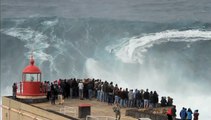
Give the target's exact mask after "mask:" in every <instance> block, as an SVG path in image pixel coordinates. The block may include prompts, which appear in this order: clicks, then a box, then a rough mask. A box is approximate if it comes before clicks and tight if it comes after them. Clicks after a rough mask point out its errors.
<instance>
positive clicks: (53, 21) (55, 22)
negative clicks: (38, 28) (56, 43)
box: [41, 19, 58, 27]
mask: <svg viewBox="0 0 211 120" xmlns="http://www.w3.org/2000/svg"><path fill="white" fill-rule="evenodd" d="M57 23H58V19H55V20H52V21H44V22H42V23H41V24H42V25H44V26H46V27H52V26H55V25H56V24H57Z"/></svg>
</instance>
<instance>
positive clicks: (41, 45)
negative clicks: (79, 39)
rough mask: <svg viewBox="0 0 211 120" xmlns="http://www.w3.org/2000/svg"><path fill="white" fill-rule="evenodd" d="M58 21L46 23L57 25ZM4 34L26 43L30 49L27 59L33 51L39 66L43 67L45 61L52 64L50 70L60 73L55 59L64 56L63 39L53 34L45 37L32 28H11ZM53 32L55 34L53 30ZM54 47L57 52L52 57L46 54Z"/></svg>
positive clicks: (3, 31) (4, 31) (47, 22)
mask: <svg viewBox="0 0 211 120" xmlns="http://www.w3.org/2000/svg"><path fill="white" fill-rule="evenodd" d="M57 22H58V21H56V20H55V21H46V22H44V23H45V24H46V25H47V24H48V25H55V24H57ZM1 32H2V33H4V34H6V35H9V36H12V37H16V38H18V39H19V40H21V41H23V42H24V43H25V45H24V46H25V47H26V48H28V49H29V51H28V52H27V53H25V56H26V57H27V58H30V57H29V56H30V55H31V52H32V51H33V55H34V58H35V59H38V60H37V63H38V66H41V65H42V63H43V62H44V61H49V62H50V70H51V71H56V72H57V73H59V71H58V70H57V68H56V67H55V64H54V59H55V58H56V57H57V56H58V55H59V54H63V52H64V49H62V48H63V47H61V46H62V45H64V42H63V41H62V40H61V39H58V38H57V37H56V36H55V35H54V34H53V33H52V34H50V36H49V37H48V36H46V35H44V34H43V33H42V32H39V31H35V30H33V29H31V28H10V29H2V30H1ZM52 32H54V31H53V30H52ZM49 40H50V41H53V42H54V44H52V43H49ZM50 44H51V46H53V47H54V48H56V49H57V52H56V53H55V54H54V55H50V54H48V53H46V52H45V50H46V49H47V48H49V47H50Z"/></svg>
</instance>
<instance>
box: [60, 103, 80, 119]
mask: <svg viewBox="0 0 211 120" xmlns="http://www.w3.org/2000/svg"><path fill="white" fill-rule="evenodd" d="M59 112H60V113H62V114H65V115H69V114H72V115H73V116H74V117H76V113H77V108H76V107H69V106H64V107H63V108H60V110H59Z"/></svg>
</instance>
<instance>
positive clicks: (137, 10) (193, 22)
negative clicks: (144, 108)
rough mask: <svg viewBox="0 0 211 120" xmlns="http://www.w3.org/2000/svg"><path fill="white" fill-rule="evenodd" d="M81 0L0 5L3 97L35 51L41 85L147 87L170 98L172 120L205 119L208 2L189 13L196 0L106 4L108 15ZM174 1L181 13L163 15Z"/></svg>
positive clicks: (210, 43) (210, 44) (210, 30)
mask: <svg viewBox="0 0 211 120" xmlns="http://www.w3.org/2000/svg"><path fill="white" fill-rule="evenodd" d="M83 2H84V1H83ZM83 2H82V1H77V2H76V1H75V2H74V1H65V0H63V2H61V3H59V5H58V6H55V5H56V3H57V2H56V1H52V2H50V3H48V4H42V5H41V4H39V3H37V2H34V1H33V2H32V3H33V5H32V3H31V2H26V1H24V0H19V1H17V2H16V5H14V4H12V2H11V1H4V0H3V4H2V6H1V7H2V8H3V9H2V11H3V12H2V13H3V17H2V18H1V29H0V34H1V95H2V96H4V95H12V87H11V86H12V84H13V82H19V81H21V74H22V70H23V68H24V67H25V66H26V65H28V64H29V56H30V54H31V52H32V51H33V55H34V58H35V64H36V65H37V66H39V68H40V69H41V71H42V73H43V74H42V75H43V76H42V77H43V80H44V81H45V80H47V81H53V80H56V79H59V78H72V77H76V78H88V77H89V78H100V79H102V80H107V81H113V82H114V83H118V84H119V86H122V87H123V88H126V87H129V88H133V89H136V88H137V89H146V88H149V90H153V91H154V90H156V91H157V92H158V93H159V97H161V96H171V97H173V98H174V103H175V104H176V105H177V116H179V114H178V113H179V112H180V110H181V108H182V107H183V106H184V107H187V108H188V107H190V108H191V109H192V110H195V109H199V112H200V119H202V120H207V119H209V118H211V116H210V114H209V108H211V106H210V105H209V104H208V105H207V103H209V101H211V93H210V91H211V88H210V85H211V81H210V78H211V74H210V72H211V54H210V53H211V23H210V21H209V20H208V19H209V17H210V15H209V14H210V13H211V12H209V11H211V9H210V8H209V7H208V6H209V4H210V2H209V1H206V0H204V1H202V2H201V3H200V4H197V5H198V6H197V8H198V10H196V9H193V8H194V6H195V5H196V4H195V3H196V1H192V2H193V3H189V2H187V1H183V0H182V1H165V0H164V1H161V3H158V2H156V1H144V0H143V1H142V2H138V1H134V3H133V2H128V1H127V0H124V1H121V2H120V1H119V2H120V3H118V2H117V3H112V4H111V3H110V2H109V1H104V2H105V3H104V4H105V6H106V7H107V8H110V9H108V11H110V14H106V12H105V11H104V10H105V9H106V7H103V6H100V2H99V1H95V0H91V1H90V2H89V3H87V2H85V3H83ZM65 3H66V4H69V3H71V5H72V6H71V5H70V6H67V5H66V6H65ZM126 3H128V4H126ZM204 3H206V5H205V4H204ZM174 4H179V5H180V6H179V7H181V8H182V9H181V8H174V9H173V10H172V11H169V12H170V13H171V14H172V15H171V14H170V13H167V12H166V10H169V7H170V6H172V5H174ZM39 5H40V9H36V6H39ZM60 5H61V6H60ZM7 6H12V9H10V10H9V9H8V7H7ZM93 6H94V7H95V9H86V8H90V7H92V8H93ZM152 6H153V7H152ZM29 7H30V8H32V9H30V10H29V11H27V12H24V9H26V8H29ZM77 7H78V8H80V9H78V8H77ZM183 7H184V8H188V9H184V8H183ZM160 8H163V9H160ZM177 9H179V10H181V11H178V12H175V11H176V10H177ZM15 11H19V12H20V13H21V14H19V15H17V13H16V12H15ZM43 11H46V12H43ZM61 11H63V12H61ZM73 11H75V12H73ZM111 11H112V12H111ZM118 11H121V12H118ZM123 11H124V12H123ZM60 13H61V14H60ZM187 13H201V14H196V15H193V14H187ZM11 16H13V17H11ZM178 16H179V17H178ZM187 16H188V17H187ZM165 18H166V19H165ZM202 101H203V102H202ZM205 106H206V107H205Z"/></svg>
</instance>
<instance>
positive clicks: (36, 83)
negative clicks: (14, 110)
mask: <svg viewBox="0 0 211 120" xmlns="http://www.w3.org/2000/svg"><path fill="white" fill-rule="evenodd" d="M34 63H35V61H34V59H33V56H31V58H30V64H29V65H28V66H26V67H25V68H24V69H23V72H22V81H21V82H20V84H19V85H18V88H19V90H18V91H17V94H16V97H17V98H18V99H23V100H26V101H27V100H29V101H32V102H33V101H38V102H39V101H42V100H43V99H46V93H45V90H44V84H42V82H41V74H42V73H41V71H40V69H39V68H38V67H37V66H35V65H34Z"/></svg>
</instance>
